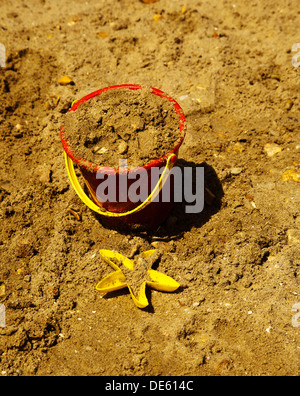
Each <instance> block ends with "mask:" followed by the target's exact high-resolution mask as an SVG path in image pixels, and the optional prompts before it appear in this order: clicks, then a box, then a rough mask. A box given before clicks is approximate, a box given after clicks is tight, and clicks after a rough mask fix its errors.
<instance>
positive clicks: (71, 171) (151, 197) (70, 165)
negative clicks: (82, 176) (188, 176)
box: [64, 153, 176, 217]
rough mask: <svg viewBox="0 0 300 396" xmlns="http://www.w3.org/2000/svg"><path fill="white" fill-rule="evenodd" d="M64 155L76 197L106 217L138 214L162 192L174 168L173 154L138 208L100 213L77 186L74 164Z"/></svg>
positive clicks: (98, 208)
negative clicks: (122, 211) (120, 211)
mask: <svg viewBox="0 0 300 396" xmlns="http://www.w3.org/2000/svg"><path fill="white" fill-rule="evenodd" d="M64 155H65V164H66V168H67V172H68V176H69V179H70V182H71V184H72V186H73V188H74V190H75V191H76V193H77V195H78V196H79V198H80V199H81V200H82V201H83V202H84V203H85V204H86V205H87V206H88V207H89V208H90V209H92V210H94V211H95V212H97V213H99V214H100V215H103V216H108V217H124V216H128V215H131V214H133V213H136V212H139V211H140V210H142V209H144V208H145V207H146V206H147V205H149V204H150V203H151V202H152V201H153V200H154V199H155V198H156V197H157V195H158V194H159V193H160V191H161V190H162V188H163V186H164V184H165V182H166V181H167V179H168V176H169V173H170V171H171V169H172V168H173V166H174V163H175V161H174V158H176V155H175V154H170V155H169V157H168V158H167V162H166V167H165V169H164V170H163V172H162V174H161V176H160V178H159V180H158V182H157V184H156V186H155V187H154V189H153V191H152V192H151V194H150V195H149V196H148V198H147V199H146V200H145V201H144V202H142V203H141V204H140V205H139V206H137V207H136V208H134V209H132V210H130V211H129V212H126V213H114V212H109V211H102V210H101V208H100V207H99V206H98V205H96V204H95V203H94V202H93V201H92V200H91V199H90V198H89V197H88V196H87V195H86V193H85V192H84V191H83V189H82V187H81V185H80V184H79V181H78V179H77V176H76V173H75V170H74V164H73V161H72V160H71V158H69V157H68V155H67V154H66V153H64Z"/></svg>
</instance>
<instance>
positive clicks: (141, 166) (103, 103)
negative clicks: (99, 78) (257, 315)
mask: <svg viewBox="0 0 300 396" xmlns="http://www.w3.org/2000/svg"><path fill="white" fill-rule="evenodd" d="M65 117H66V118H65V120H64V124H63V126H62V127H61V131H60V133H61V141H62V145H63V148H64V151H65V163H66V168H67V172H68V176H69V178H70V181H71V184H72V185H73V187H74V189H75V191H76V193H77V194H78V196H79V197H80V198H81V200H82V201H83V202H84V203H85V204H86V205H87V206H88V207H89V208H90V209H92V210H94V211H95V212H97V213H98V214H99V215H100V216H101V219H102V220H103V221H104V222H105V224H106V225H108V226H110V227H113V228H118V227H119V226H122V225H127V226H130V227H133V226H135V225H138V226H141V227H142V228H145V229H153V228H156V227H158V226H159V225H160V224H161V223H162V222H163V221H164V220H165V219H166V218H167V217H168V215H169V214H170V211H171V209H172V206H173V193H174V185H172V183H169V186H168V188H169V189H170V195H169V196H170V199H169V200H167V201H164V200H163V199H161V194H162V189H163V188H164V185H165V184H166V182H167V181H168V180H169V173H170V171H171V169H172V167H173V166H174V165H175V164H176V160H177V156H178V151H179V148H180V146H181V144H182V142H183V140H184V137H185V133H186V121H185V116H184V113H183V110H182V109H181V107H180V106H179V104H178V103H177V102H176V101H175V100H174V99H172V98H171V97H170V96H168V95H167V94H165V93H164V92H162V91H160V90H158V89H155V88H148V87H142V86H140V85H117V86H111V87H106V88H103V89H100V90H98V91H95V92H92V93H91V94H89V95H87V96H85V97H83V98H82V99H80V100H78V101H76V102H74V103H73V105H72V107H71V109H70V110H69V112H68V113H67V114H66V115H65ZM74 164H76V165H77V167H78V169H79V170H80V173H81V175H82V176H83V179H84V182H85V185H86V187H87V189H88V191H89V193H90V196H91V199H90V198H89V197H88V195H87V194H86V193H85V191H84V189H83V188H82V186H81V184H80V183H79V181H78V178H77V175H76V173H75V169H74ZM154 171H156V172H154ZM157 171H158V172H157ZM153 174H154V175H156V176H155V177H157V180H156V179H155V177H154V178H153ZM157 175H159V176H157ZM154 180H156V181H155V182H153V181H154ZM169 181H170V180H169ZM136 186H137V187H136ZM141 190H143V194H142V193H141ZM133 192H135V194H133ZM146 192H147V193H146Z"/></svg>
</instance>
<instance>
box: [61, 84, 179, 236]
mask: <svg viewBox="0 0 300 396" xmlns="http://www.w3.org/2000/svg"><path fill="white" fill-rule="evenodd" d="M112 89H131V90H138V89H149V88H145V87H143V86H141V85H127V84H126V85H115V86H110V87H106V88H103V89H100V90H98V91H95V92H92V93H90V94H89V95H87V96H85V97H83V98H82V99H80V100H78V101H76V102H75V103H74V104H73V106H72V107H71V109H70V110H69V111H76V110H77V108H78V107H79V106H80V104H81V103H83V102H86V101H88V100H90V99H91V98H94V97H95V96H98V95H101V94H102V93H103V92H106V91H108V90H112ZM151 91H152V93H153V94H154V95H157V96H160V97H161V98H164V99H166V100H168V101H169V102H170V103H172V104H173V105H174V111H175V112H176V114H177V115H178V123H179V136H178V140H177V141H176V146H175V147H174V148H173V149H172V150H170V151H169V152H168V153H166V154H164V155H163V156H162V157H161V158H158V159H155V160H152V161H150V162H148V163H147V164H145V165H143V169H144V170H146V171H147V174H148V181H147V182H148V187H149V188H151V177H150V173H151V169H152V168H153V167H158V168H163V167H166V166H167V165H168V163H169V162H170V161H171V162H172V166H174V165H175V163H176V160H177V156H178V151H179V148H180V146H181V144H182V142H183V140H184V137H185V134H186V120H185V116H184V113H183V110H182V108H181V107H180V106H179V104H178V103H177V102H176V101H175V100H174V99H173V98H171V97H170V96H169V95H167V94H166V93H164V92H163V91H160V90H158V89H156V88H151ZM60 135H61V142H62V145H63V148H64V151H65V158H66V165H67V169H68V174H69V177H70V179H71V181H72V175H73V177H75V176H74V175H75V173H74V171H73V170H72V167H73V164H76V165H77V166H78V168H79V170H80V172H81V174H82V176H83V178H84V182H85V184H86V186H87V188H88V190H89V192H90V194H91V197H92V199H93V202H94V203H95V204H96V205H97V208H99V210H98V209H96V207H95V205H94V204H90V205H88V206H90V207H91V208H92V209H93V210H95V211H97V212H98V213H99V214H100V216H101V218H102V220H104V221H105V223H106V224H107V225H108V226H110V227H113V228H118V227H119V226H122V225H124V224H126V225H129V226H133V225H139V226H142V227H143V228H145V229H153V228H157V227H158V226H159V225H160V224H161V223H162V222H163V221H164V220H165V219H166V218H167V217H168V215H169V214H170V211H171V209H172V206H173V199H172V195H173V194H172V187H171V194H170V198H171V199H170V201H169V202H162V200H161V199H158V202H150V203H149V204H147V205H140V203H134V202H131V201H130V200H129V199H125V202H123V201H124V199H122V202H120V201H116V202H109V201H107V202H100V201H99V200H98V199H97V196H96V191H97V187H98V186H99V184H100V183H102V182H103V180H99V177H98V178H97V177H96V175H97V172H101V173H103V174H105V175H106V174H107V175H109V174H111V173H112V172H114V173H115V174H116V177H117V178H118V177H119V176H120V174H121V172H122V171H121V170H119V169H117V170H113V169H112V168H110V167H109V166H107V167H103V166H98V165H96V164H93V163H91V162H89V161H86V160H85V159H83V158H80V157H78V155H77V154H76V153H75V152H74V151H73V149H72V147H71V146H70V144H69V142H68V141H67V139H66V136H65V133H64V127H63V126H62V127H61V130H60ZM170 158H171V159H170ZM108 165H109V164H108ZM127 172H128V173H133V172H138V168H132V169H130V168H128V171H127ZM71 173H72V175H71ZM133 182H134V179H131V181H130V180H128V189H129V187H130V183H133ZM72 184H73V187H74V188H75V190H76V192H77V194H78V195H79V196H80V198H81V199H82V200H83V201H84V202H85V203H87V202H89V199H87V200H86V199H85V197H84V195H83V194H84V193H83V190H82V189H81V188H80V186H79V184H78V183H77V182H76V183H72ZM74 184H76V185H74ZM118 185H119V183H118V182H117V183H116V186H118ZM76 186H77V187H76ZM78 190H80V191H78ZM160 194H161V192H160ZM127 198H128V197H127ZM140 208H142V209H140ZM136 210H137V211H136Z"/></svg>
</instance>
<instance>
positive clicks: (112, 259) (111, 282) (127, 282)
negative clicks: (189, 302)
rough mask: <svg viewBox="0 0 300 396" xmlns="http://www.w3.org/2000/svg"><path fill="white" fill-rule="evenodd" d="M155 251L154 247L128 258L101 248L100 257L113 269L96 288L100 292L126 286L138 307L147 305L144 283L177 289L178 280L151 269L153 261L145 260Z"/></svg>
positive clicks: (155, 286)
mask: <svg viewBox="0 0 300 396" xmlns="http://www.w3.org/2000/svg"><path fill="white" fill-rule="evenodd" d="M156 252H157V250H156V249H153V250H148V251H146V252H144V253H142V254H141V255H140V256H139V258H138V259H136V260H130V259H129V258H127V257H125V256H123V255H122V254H120V253H117V252H114V251H111V250H106V249H101V250H100V255H101V257H102V258H103V259H104V260H105V261H106V262H107V263H108V264H109V265H110V266H111V267H112V268H113V269H115V271H114V272H113V273H111V274H109V275H108V276H106V277H105V278H104V279H102V280H101V281H100V282H99V283H98V284H97V286H96V290H98V291H99V292H101V293H108V292H111V291H114V290H119V289H123V288H125V287H128V289H129V291H130V294H131V297H132V299H133V301H134V303H135V305H136V306H137V307H139V308H145V307H147V306H148V305H149V302H148V299H147V297H146V285H148V286H150V287H152V288H153V289H155V290H158V291H166V292H172V291H174V290H176V289H178V287H179V286H180V284H179V283H178V282H176V281H175V280H174V279H172V278H171V277H169V276H167V275H165V274H163V273H161V272H159V271H155V270H153V269H151V265H152V264H153V263H151V264H150V265H149V264H148V262H147V261H151V256H152V255H154V254H155V253H156ZM121 266H122V269H121V268H120V267H121Z"/></svg>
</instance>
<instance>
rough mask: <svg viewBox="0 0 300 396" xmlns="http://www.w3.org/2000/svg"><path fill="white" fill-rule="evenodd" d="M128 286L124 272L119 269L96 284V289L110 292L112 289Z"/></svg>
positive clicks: (101, 291)
mask: <svg viewBox="0 0 300 396" xmlns="http://www.w3.org/2000/svg"><path fill="white" fill-rule="evenodd" d="M124 287H127V283H126V278H125V276H124V274H123V272H122V271H121V270H120V269H118V270H117V271H115V272H112V273H111V274H109V275H107V276H106V277H105V278H103V279H102V280H101V281H100V282H99V283H98V284H97V286H96V290H98V291H99V292H100V293H108V292H111V291H115V290H119V289H123V288H124Z"/></svg>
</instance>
